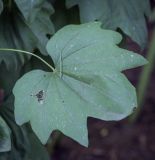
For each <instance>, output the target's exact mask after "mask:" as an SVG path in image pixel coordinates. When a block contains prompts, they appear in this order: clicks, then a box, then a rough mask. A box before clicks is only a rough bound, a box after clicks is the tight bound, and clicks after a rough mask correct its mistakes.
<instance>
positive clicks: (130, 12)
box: [66, 0, 150, 48]
mask: <svg viewBox="0 0 155 160" xmlns="http://www.w3.org/2000/svg"><path fill="white" fill-rule="evenodd" d="M66 5H67V7H68V8H70V7H72V6H74V5H78V6H79V9H80V19H81V22H82V23H85V22H90V21H96V20H99V21H101V22H102V23H103V28H107V29H113V30H116V29H117V28H121V29H122V30H123V32H124V33H125V34H127V35H128V36H130V37H131V38H132V39H133V40H134V41H135V42H137V43H138V44H139V45H140V46H141V47H142V48H144V47H145V46H146V44H147V28H146V22H145V16H149V14H150V4H149V0H130V1H128V0H117V1H116V0H110V1H109V0H67V1H66ZM144 15H145V16H144Z"/></svg>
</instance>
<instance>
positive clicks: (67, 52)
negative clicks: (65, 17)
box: [13, 23, 146, 146]
mask: <svg viewBox="0 0 155 160" xmlns="http://www.w3.org/2000/svg"><path fill="white" fill-rule="evenodd" d="M100 25H101V24H100V23H88V24H83V25H69V26H66V27H64V28H63V29H61V30H59V31H58V32H57V33H56V34H55V35H54V36H53V38H52V39H51V40H50V41H49V42H48V44H47V51H48V53H49V55H50V56H51V57H52V58H53V61H54V64H55V67H56V71H55V72H53V73H52V72H45V71H41V70H34V71H31V72H29V73H27V74H25V75H24V76H23V77H22V78H21V79H19V80H18V81H17V83H16V85H15V87H14V89H13V93H14V95H15V119H16V122H17V124H19V125H22V124H23V123H25V122H28V121H30V123H31V126H32V129H33V130H34V132H35V133H36V134H37V136H38V137H39V139H40V140H41V142H42V143H46V142H47V139H48V137H49V135H50V133H51V131H53V130H56V129H58V130H60V131H62V132H63V133H64V134H65V135H67V136H69V137H71V138H73V139H74V140H76V141H78V142H79V143H80V144H82V145H84V146H87V145H88V135H87V117H89V116H90V117H95V118H99V119H102V120H120V119H122V118H124V117H126V116H128V115H129V114H131V113H132V111H133V108H134V107H136V106H137V99H136V93H135V89H134V87H133V86H132V85H131V84H130V83H129V82H128V80H127V79H126V78H125V76H124V75H123V74H122V73H120V72H121V71H123V70H125V69H130V68H133V67H136V66H140V65H143V64H145V63H146V60H145V59H144V58H143V57H141V56H140V55H137V54H135V53H133V52H130V51H127V50H124V49H121V48H119V47H118V46H117V45H116V44H118V43H119V42H120V41H121V36H120V34H118V33H117V32H113V31H110V30H103V29H101V28H100ZM23 84H24V85H23ZM23 110H24V111H25V112H23Z"/></svg>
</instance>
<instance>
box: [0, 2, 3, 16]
mask: <svg viewBox="0 0 155 160" xmlns="http://www.w3.org/2000/svg"><path fill="white" fill-rule="evenodd" d="M2 11H3V2H2V0H0V14H1V13H2Z"/></svg>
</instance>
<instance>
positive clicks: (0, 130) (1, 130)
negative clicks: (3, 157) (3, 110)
mask: <svg viewBox="0 0 155 160" xmlns="http://www.w3.org/2000/svg"><path fill="white" fill-rule="evenodd" d="M10 150H11V139H10V130H9V127H8V125H7V124H6V122H5V121H4V120H3V118H2V117H1V116H0V152H7V151H10Z"/></svg>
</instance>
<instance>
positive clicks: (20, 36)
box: [0, 2, 54, 69]
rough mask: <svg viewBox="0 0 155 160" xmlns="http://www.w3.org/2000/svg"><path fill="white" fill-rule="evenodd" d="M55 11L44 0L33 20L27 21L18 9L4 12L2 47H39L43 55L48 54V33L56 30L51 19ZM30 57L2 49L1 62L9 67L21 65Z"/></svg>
mask: <svg viewBox="0 0 155 160" xmlns="http://www.w3.org/2000/svg"><path fill="white" fill-rule="evenodd" d="M53 11H54V10H53V8H52V6H51V5H50V4H49V3H48V2H44V3H43V4H42V6H41V8H40V10H39V11H38V12H37V13H36V17H35V20H34V21H33V22H28V21H26V20H25V19H24V17H23V16H22V15H21V14H20V13H19V12H18V11H17V9H12V10H10V11H5V12H3V13H2V14H1V15H0V35H1V36H0V42H1V43H0V48H14V49H16V48H17V49H22V50H26V51H33V50H34V49H36V48H39V49H40V51H41V53H42V54H43V55H47V53H46V49H45V46H46V43H47V41H48V38H47V34H52V33H53V32H54V27H53V24H52V22H51V20H50V15H51V14H52V13H53ZM29 58H30V56H29V55H24V54H19V53H12V52H2V51H0V63H1V62H2V61H4V62H5V64H6V66H7V68H8V69H12V68H14V69H17V68H18V67H21V66H22V65H23V64H24V63H25V62H26V61H27V60H29Z"/></svg>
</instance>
